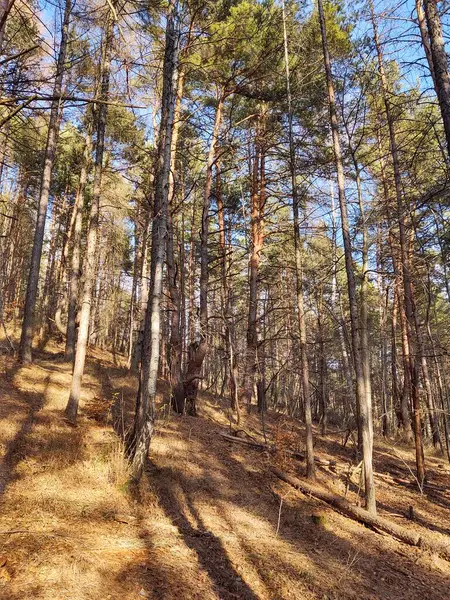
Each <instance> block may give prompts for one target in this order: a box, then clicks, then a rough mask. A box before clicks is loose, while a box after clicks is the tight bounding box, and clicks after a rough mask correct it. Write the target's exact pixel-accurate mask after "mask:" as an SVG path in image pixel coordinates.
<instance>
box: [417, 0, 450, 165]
mask: <svg viewBox="0 0 450 600" xmlns="http://www.w3.org/2000/svg"><path fill="white" fill-rule="evenodd" d="M423 4H424V8H425V16H426V21H427V26H428V36H429V40H430V51H431V59H432V69H431V73H432V75H433V80H434V84H435V88H436V92H437V97H438V101H439V107H440V109H441V115H442V120H443V122H444V130H445V137H446V140H447V152H448V157H447V160H448V162H449V164H450V77H449V70H448V57H447V53H446V51H445V42H444V36H443V32H442V23H441V18H440V15H439V10H438V5H437V0H423ZM419 22H420V17H419ZM421 31H422V28H421ZM422 40H423V35H422ZM424 48H425V52H426V53H427V49H426V45H425V44H424ZM427 58H428V59H429V53H427Z"/></svg>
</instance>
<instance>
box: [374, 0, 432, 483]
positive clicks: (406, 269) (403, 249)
mask: <svg viewBox="0 0 450 600" xmlns="http://www.w3.org/2000/svg"><path fill="white" fill-rule="evenodd" d="M369 6H370V10H371V17H372V25H373V32H374V42H375V47H376V51H377V58H378V73H379V77H380V83H381V91H382V94H383V101H384V106H385V111H386V118H387V122H388V128H389V143H390V150H391V156H392V166H393V170H394V186H395V195H396V200H397V218H398V230H399V237H400V257H401V264H402V279H403V292H404V305H405V315H406V321H407V336H408V346H409V356H408V363H409V375H410V382H411V396H412V405H413V424H414V441H415V447H416V467H417V478H418V479H419V481H420V483H421V484H422V483H423V481H424V479H425V460H424V453H423V444H422V430H421V418H420V395H419V378H418V370H417V364H416V360H415V356H416V352H415V347H414V339H413V331H414V330H415V315H414V313H415V307H414V299H413V291H412V283H411V274H410V264H409V256H408V237H407V231H406V223H405V206H404V200H403V187H402V180H401V174H400V163H399V159H398V150H397V141H396V135H395V127H394V119H393V116H392V111H391V104H390V99H389V92H388V86H387V80H386V75H385V71H384V64H383V58H382V52H381V47H380V43H379V39H378V28H377V23H376V20H375V14H374V10H373V3H372V0H370V2H369ZM405 379H406V373H405Z"/></svg>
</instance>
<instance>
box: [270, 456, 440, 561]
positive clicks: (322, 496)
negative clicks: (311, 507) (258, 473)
mask: <svg viewBox="0 0 450 600" xmlns="http://www.w3.org/2000/svg"><path fill="white" fill-rule="evenodd" d="M272 472H273V473H274V474H275V475H276V476H277V477H278V478H279V479H281V480H282V481H285V482H286V483H288V484H289V485H292V487H294V488H295V489H297V490H300V491H301V492H302V493H303V494H307V495H309V496H313V497H314V498H317V499H318V500H322V501H323V502H326V503H327V504H329V505H330V506H332V507H333V508H334V509H335V510H337V511H338V512H340V513H342V514H344V515H345V516H347V517H350V518H351V519H354V520H355V521H359V522H360V523H363V524H364V525H367V526H369V527H372V528H373V529H375V530H380V531H382V532H384V533H388V534H389V535H391V536H392V537H394V538H396V539H398V540H400V541H401V542H403V543H405V544H408V545H409V546H415V547H419V548H425V549H428V550H431V551H432V552H436V553H437V554H439V555H440V556H442V557H443V558H445V559H446V560H449V561H450V539H449V541H448V543H439V542H436V541H435V540H432V539H430V538H428V537H426V536H424V535H420V534H419V533H416V532H415V531H408V530H407V529H404V528H403V527H401V526H399V525H397V524H395V523H391V522H390V521H388V520H387V519H385V518H383V517H380V516H378V515H372V514H370V513H368V512H367V511H366V510H365V509H363V508H360V507H358V506H353V505H352V504H350V502H347V500H345V499H344V498H341V497H340V496H337V495H336V494H333V493H332V492H328V491H327V490H324V489H322V488H319V487H318V486H317V485H314V484H312V483H309V482H308V483H306V482H305V481H302V480H300V479H298V478H297V477H293V476H292V475H288V474H287V473H284V472H283V471H281V470H280V469H277V468H276V467H272Z"/></svg>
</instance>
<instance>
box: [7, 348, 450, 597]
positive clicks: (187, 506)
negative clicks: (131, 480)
mask: <svg viewBox="0 0 450 600" xmlns="http://www.w3.org/2000/svg"><path fill="white" fill-rule="evenodd" d="M0 361H1V362H0V374H1V376H0V395H1V407H0V418H1V427H0V443H1V446H0V450H1V466H0V485H1V514H0V519H1V524H0V544H1V550H0V564H1V567H0V598H4V599H5V600H19V599H20V600H22V599H26V598H30V599H31V598H33V599H37V600H44V599H45V600H47V599H48V600H50V599H52V600H57V599H58V600H63V599H64V600H65V599H67V600H69V599H70V600H79V599H80V600H81V599H83V600H84V599H86V600H88V599H89V600H91V599H92V600H100V599H106V598H111V599H114V600H116V599H117V600H119V599H120V600H122V599H125V600H128V599H130V600H131V599H139V598H152V599H167V600H171V599H174V600H175V599H180V598H183V599H186V600H190V599H201V600H210V599H211V600H212V599H219V598H220V599H224V600H231V599H236V598H242V599H264V600H275V599H277V600H278V599H305V600H309V599H311V600H312V599H317V600H319V599H321V600H324V599H325V598H329V599H339V600H342V599H347V598H348V599H355V600H356V599H363V598H364V599H366V598H367V599H369V598H372V599H375V598H377V599H378V598H385V599H390V600H391V599H409V598H411V599H415V600H417V599H419V598H420V599H427V598H430V599H431V598H433V599H434V600H446V599H448V597H449V589H450V563H448V562H446V561H445V560H443V559H441V558H439V557H437V556H434V555H432V554H430V553H428V552H426V551H424V550H421V549H419V548H412V547H409V546H406V545H404V544H402V543H400V542H397V541H396V540H394V539H393V538H391V537H390V536H388V535H381V534H380V533H377V532H375V531H371V530H369V529H367V528H365V527H364V526H362V525H360V524H359V523H356V522H354V521H352V520H350V519H348V518H346V517H344V516H342V515H340V514H338V513H336V512H335V511H334V510H333V509H331V508H330V507H328V506H326V505H324V504H323V503H321V502H319V501H316V500H314V499H313V498H307V497H305V496H303V495H302V494H300V493H298V492H296V491H295V490H294V489H293V488H291V487H290V486H288V485H286V484H284V483H282V482H281V481H279V480H278V479H276V478H275V477H274V475H272V474H271V472H270V465H271V464H273V463H275V464H277V465H278V466H282V467H283V468H284V469H286V470H292V471H296V472H297V473H298V474H301V472H302V466H301V463H298V462H295V461H294V462H293V461H290V460H289V459H288V458H287V453H284V452H283V451H282V449H283V448H284V447H288V446H292V444H294V445H295V444H296V441H297V440H298V439H301V437H300V436H301V430H300V429H299V428H298V426H297V424H296V423H295V422H294V421H293V420H291V419H288V418H286V417H280V416H277V415H268V418H267V431H268V438H269V440H272V439H273V438H275V439H276V440H277V443H278V446H279V448H281V450H280V451H279V452H278V453H276V454H273V453H269V452H266V451H261V450H257V449H254V448H251V447H247V446H244V445H241V444H238V443H230V442H228V441H226V440H225V439H224V438H223V437H222V436H221V435H220V434H221V433H226V432H227V430H228V419H227V415H226V409H225V407H224V406H222V404H221V403H220V402H218V401H216V400H215V399H214V398H212V397H209V396H208V395H206V394H205V395H204V396H203V397H202V401H201V407H202V408H201V415H200V417H199V418H191V417H182V418H181V417H178V416H173V415H169V414H168V411H167V407H165V406H164V405H163V404H161V406H160V408H159V412H160V419H159V421H158V428H157V435H156V437H155V440H154V443H153V444H152V451H151V463H150V465H149V469H148V471H147V472H146V474H145V477H144V481H143V482H142V484H141V486H140V488H139V490H135V489H130V488H129V486H128V484H127V478H128V473H127V465H126V462H125V461H124V459H123V454H122V445H121V442H120V439H119V437H118V436H117V435H116V433H114V430H113V427H112V424H111V418H105V421H104V422H102V417H103V416H105V417H107V415H108V408H109V407H110V406H112V407H113V410H112V413H113V414H114V419H115V425H116V428H119V429H123V428H125V429H126V428H127V426H128V424H129V419H130V414H131V410H132V406H133V401H134V397H135V392H136V390H135V377H133V376H130V375H128V374H127V373H126V371H125V370H123V369H121V368H120V367H118V366H116V365H114V364H113V362H112V360H110V359H109V357H108V356H106V355H103V354H100V353H97V352H93V353H92V354H91V357H90V360H89V365H88V371H87V375H86V378H85V385H84V406H85V408H84V410H83V411H82V414H81V418H80V422H79V426H78V427H77V428H75V429H73V428H70V427H69V426H68V425H67V424H66V423H65V421H64V420H63V418H62V409H63V407H64V405H65V402H66V400H67V394H68V386H69V383H70V368H69V367H68V366H67V365H65V364H63V363H61V362H60V359H59V357H58V355H57V354H40V355H38V356H37V359H36V361H35V363H34V364H33V365H32V366H31V367H20V368H18V367H17V366H16V365H15V363H14V362H13V361H12V360H11V359H8V358H5V357H2V358H1V359H0ZM161 389H162V390H164V386H163V384H162V387H161ZM86 402H87V404H86ZM93 417H95V418H93ZM243 429H245V430H246V431H247V432H249V433H250V434H251V435H252V436H253V437H254V438H255V439H258V440H261V437H260V433H259V432H260V423H259V420H258V416H257V415H251V416H250V417H246V420H245V422H244V424H243ZM316 451H317V456H319V457H321V458H335V459H336V460H337V463H338V466H337V469H335V470H336V472H334V469H330V468H328V467H323V468H320V469H319V480H320V481H321V483H322V484H323V485H324V486H326V487H328V488H329V489H331V490H333V491H336V492H339V493H342V494H343V493H344V492H345V489H346V487H348V496H347V497H348V498H349V499H351V500H352V501H356V499H357V477H356V478H354V477H353V478H350V479H348V468H347V465H348V464H349V461H350V460H351V458H352V455H353V451H352V449H351V448H342V444H341V443H340V438H339V435H338V434H333V435H328V436H326V437H323V438H320V437H319V438H318V439H317V445H316ZM375 459H376V460H375V462H376V470H377V473H379V474H380V475H379V477H378V478H377V482H378V494H379V509H380V512H381V514H384V515H387V516H388V517H389V518H391V519H392V520H395V521H396V522H397V523H401V524H402V525H404V526H405V527H410V528H415V529H420V530H427V531H428V532H429V534H430V535H433V536H436V539H439V540H440V541H443V542H446V541H448V543H449V544H450V502H449V492H448V481H449V477H450V474H449V469H448V466H446V465H444V464H443V463H442V461H440V460H438V459H436V458H433V457H428V459H427V460H428V464H429V465H430V481H431V483H432V486H431V487H430V488H429V489H427V490H426V493H425V494H424V495H423V496H422V495H420V494H419V492H418V491H417V490H416V488H415V487H414V486H411V485H409V484H408V479H411V474H410V472H409V469H410V468H411V467H412V465H413V462H412V461H413V455H412V453H411V452H410V451H409V450H407V449H405V448H401V447H395V448H394V447H392V446H389V445H386V444H382V443H380V442H379V443H378V444H377V447H376V453H375ZM346 480H348V481H347V484H348V485H347V486H346ZM410 505H412V506H413V507H414V512H415V521H414V522H410V521H408V520H407V519H406V518H405V515H406V514H407V511H408V507H409V506H410ZM314 515H315V516H317V515H320V517H321V518H320V519H317V518H312V517H313V516H314Z"/></svg>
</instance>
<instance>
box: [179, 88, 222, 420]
mask: <svg viewBox="0 0 450 600" xmlns="http://www.w3.org/2000/svg"><path fill="white" fill-rule="evenodd" d="M224 100H225V95H224V90H222V89H221V90H218V93H217V107H216V114H215V119H214V127H213V132H212V136H211V142H210V146H209V152H208V159H207V163H206V181H205V188H204V192H203V211H202V229H201V237H200V332H199V339H198V340H193V341H191V343H190V346H189V349H188V364H187V368H186V374H185V378H184V397H185V402H186V411H187V413H188V414H189V415H192V416H195V415H196V414H197V394H198V387H199V383H200V378H201V370H202V365H203V361H204V359H205V356H206V352H207V349H208V279H209V253H208V237H209V236H208V233H209V232H208V230H209V207H210V203H211V188H212V179H213V166H214V162H215V160H216V149H217V142H218V139H219V132H220V127H221V124H222V116H223V103H224ZM191 293H192V292H191ZM191 318H192V313H191Z"/></svg>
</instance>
